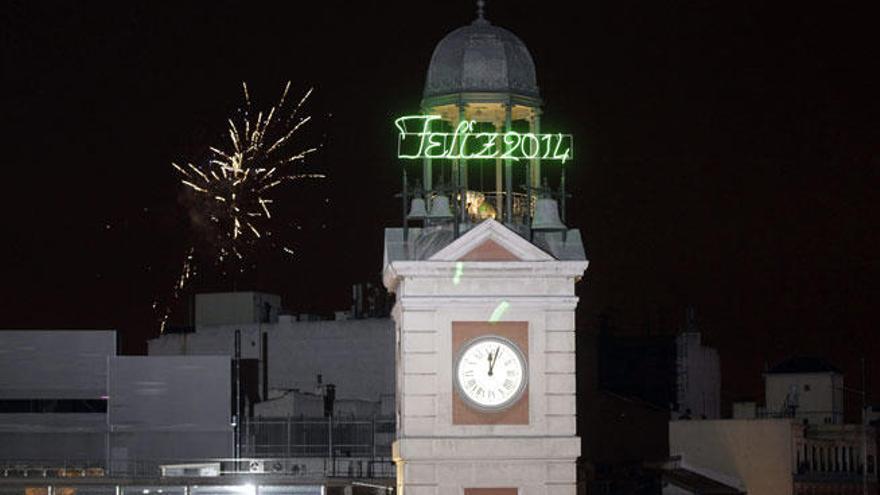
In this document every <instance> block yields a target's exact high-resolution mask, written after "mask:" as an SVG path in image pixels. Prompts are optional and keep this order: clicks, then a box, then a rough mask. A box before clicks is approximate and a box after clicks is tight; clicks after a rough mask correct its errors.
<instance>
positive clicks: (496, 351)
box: [489, 346, 501, 376]
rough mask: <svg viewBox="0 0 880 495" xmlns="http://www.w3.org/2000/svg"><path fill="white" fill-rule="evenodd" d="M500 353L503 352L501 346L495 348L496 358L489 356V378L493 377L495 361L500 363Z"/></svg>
mask: <svg viewBox="0 0 880 495" xmlns="http://www.w3.org/2000/svg"><path fill="white" fill-rule="evenodd" d="M499 352H501V346H498V347H496V348H495V357H492V354H489V376H492V369H493V368H495V361H498V353H499Z"/></svg>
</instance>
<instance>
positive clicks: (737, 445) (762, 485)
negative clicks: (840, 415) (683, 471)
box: [669, 419, 797, 495]
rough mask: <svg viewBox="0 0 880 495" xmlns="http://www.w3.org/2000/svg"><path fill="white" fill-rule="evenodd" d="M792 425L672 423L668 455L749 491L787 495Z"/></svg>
mask: <svg viewBox="0 0 880 495" xmlns="http://www.w3.org/2000/svg"><path fill="white" fill-rule="evenodd" d="M794 426H797V425H794ZM792 428H793V425H792V422H791V420H789V419H761V420H735V419H726V420H710V421H672V422H670V423H669V454H670V455H671V456H681V460H682V463H683V464H686V465H688V466H690V467H689V469H691V468H693V470H695V471H697V472H700V471H701V470H703V471H705V472H711V473H713V475H712V476H711V477H713V478H715V479H718V480H719V481H722V482H723V483H725V484H728V485H731V486H738V487H739V488H744V491H746V492H747V493H748V494H749V495H791V494H792V493H793V490H794V480H793V474H792V473H793V472H794V470H795V457H794V445H795V442H794V436H793V430H792Z"/></svg>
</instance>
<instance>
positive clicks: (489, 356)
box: [486, 352, 493, 376]
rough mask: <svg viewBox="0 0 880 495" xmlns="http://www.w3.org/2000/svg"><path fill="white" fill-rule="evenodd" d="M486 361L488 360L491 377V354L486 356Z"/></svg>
mask: <svg viewBox="0 0 880 495" xmlns="http://www.w3.org/2000/svg"><path fill="white" fill-rule="evenodd" d="M486 359H488V360H489V376H492V364H493V363H492V353H491V352H490V353H489V354H488V355H487V356H486Z"/></svg>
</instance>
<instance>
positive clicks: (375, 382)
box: [148, 316, 394, 414]
mask: <svg viewBox="0 0 880 495" xmlns="http://www.w3.org/2000/svg"><path fill="white" fill-rule="evenodd" d="M236 330H240V331H241V336H242V337H241V353H242V358H243V359H257V360H261V359H262V356H263V355H264V353H266V352H267V355H268V358H269V366H268V372H269V389H270V397H273V396H275V395H276V392H271V391H272V390H275V391H277V394H278V395H280V394H281V393H283V391H285V390H294V389H297V390H300V391H303V392H316V393H318V392H319V391H318V390H316V384H317V381H316V378H317V375H321V377H322V382H323V383H324V384H328V383H333V384H334V385H336V397H337V398H339V399H360V400H367V401H381V400H383V397H391V396H393V395H394V325H393V322H392V321H391V320H390V319H389V318H373V319H358V320H330V321H295V320H293V319H292V318H290V317H284V316H282V317H281V318H279V320H278V322H277V323H268V324H266V323H251V324H247V323H242V324H235V325H213V326H205V327H201V328H199V329H198V331H196V332H195V333H190V334H166V335H163V336H161V337H159V338H156V339H153V340H150V341H149V342H148V349H149V351H148V352H149V354H150V355H181V354H189V355H224V356H229V357H231V356H233V355H234V350H235V331H236ZM263 333H266V334H267V335H268V349H267V350H266V351H264V350H263V349H262V345H263V339H262V337H261V335H262V334H263ZM260 370H261V376H260V382H261V388H262V380H263V377H262V364H261V366H260ZM295 414H299V413H298V412H296V413H295Z"/></svg>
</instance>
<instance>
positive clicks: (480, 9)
mask: <svg viewBox="0 0 880 495" xmlns="http://www.w3.org/2000/svg"><path fill="white" fill-rule="evenodd" d="M485 9H486V2H485V0H477V20H478V21H485V20H486V18H485V16H484V14H485Z"/></svg>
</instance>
